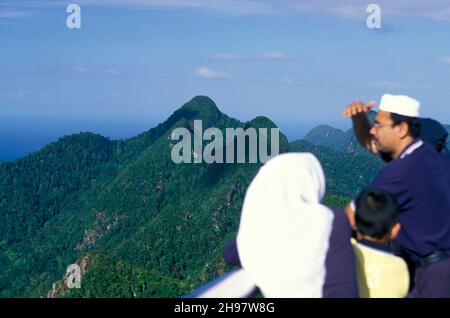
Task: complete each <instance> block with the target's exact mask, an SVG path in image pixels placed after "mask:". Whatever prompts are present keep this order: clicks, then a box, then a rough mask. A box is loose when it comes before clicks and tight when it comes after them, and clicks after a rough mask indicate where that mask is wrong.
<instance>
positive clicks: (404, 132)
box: [397, 122, 409, 139]
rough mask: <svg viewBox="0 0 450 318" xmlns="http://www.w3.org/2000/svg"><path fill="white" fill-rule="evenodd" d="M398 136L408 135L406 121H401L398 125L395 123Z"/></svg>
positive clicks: (404, 136)
mask: <svg viewBox="0 0 450 318" xmlns="http://www.w3.org/2000/svg"><path fill="white" fill-rule="evenodd" d="M397 127H398V130H399V134H400V138H402V139H403V138H406V137H408V136H409V125H408V124H407V123H406V122H401V123H400V124H399V125H397Z"/></svg>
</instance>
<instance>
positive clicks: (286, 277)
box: [237, 153, 334, 297]
mask: <svg viewBox="0 0 450 318" xmlns="http://www.w3.org/2000/svg"><path fill="white" fill-rule="evenodd" d="M324 194H325V177H324V173H323V170H322V167H321V165H320V163H319V161H318V160H317V158H316V157H315V156H314V155H313V154H310V153H289V154H283V155H280V156H277V157H274V158H273V159H271V160H269V161H268V162H267V163H266V164H265V165H264V166H263V167H262V168H261V169H260V170H259V172H258V174H257V175H256V177H255V178H254V180H253V181H252V183H251V184H250V186H249V188H248V190H247V193H246V196H245V200H244V205H243V208H242V215H241V222H240V226H239V232H238V236H237V246H238V253H239V257H240V260H241V263H242V267H243V268H244V269H245V271H246V272H247V273H248V274H249V275H250V276H251V277H252V279H253V281H254V282H255V284H256V285H257V286H258V287H259V288H260V290H261V291H262V293H263V294H264V296H266V297H321V296H322V286H323V284H324V281H325V258H326V252H327V250H328V243H329V237H330V234H331V228H332V222H333V217H334V216H333V212H332V211H331V210H330V209H328V208H327V207H325V206H323V205H321V204H320V201H321V200H322V198H323V196H324Z"/></svg>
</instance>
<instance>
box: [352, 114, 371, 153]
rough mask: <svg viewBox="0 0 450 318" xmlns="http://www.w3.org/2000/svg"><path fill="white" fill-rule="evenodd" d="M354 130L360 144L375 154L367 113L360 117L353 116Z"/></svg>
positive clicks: (359, 115)
mask: <svg viewBox="0 0 450 318" xmlns="http://www.w3.org/2000/svg"><path fill="white" fill-rule="evenodd" d="M352 122H353V129H354V131H355V136H356V139H357V140H358V142H359V143H360V144H361V146H363V147H364V148H366V149H367V150H369V151H371V152H374V149H373V146H372V140H373V139H372V136H371V135H370V129H371V128H372V126H371V125H370V122H369V119H368V118H367V116H366V114H365V113H360V114H358V115H355V116H352Z"/></svg>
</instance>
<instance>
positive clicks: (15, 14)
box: [0, 10, 31, 19]
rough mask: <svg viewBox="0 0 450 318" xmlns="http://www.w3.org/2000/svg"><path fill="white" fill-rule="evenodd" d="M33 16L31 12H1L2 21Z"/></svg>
mask: <svg viewBox="0 0 450 318" xmlns="http://www.w3.org/2000/svg"><path fill="white" fill-rule="evenodd" d="M29 15H31V12H29V11H22V10H0V19H3V18H4V19H11V18H22V17H26V16H29Z"/></svg>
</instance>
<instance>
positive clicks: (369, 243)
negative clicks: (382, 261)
mask: <svg viewBox="0 0 450 318" xmlns="http://www.w3.org/2000/svg"><path fill="white" fill-rule="evenodd" d="M358 243H359V244H361V245H364V246H366V247H370V248H373V249H376V250H381V251H383V252H386V253H391V254H393V253H392V248H391V246H390V245H389V244H388V243H386V244H381V243H375V242H372V241H368V240H359V241H358Z"/></svg>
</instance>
